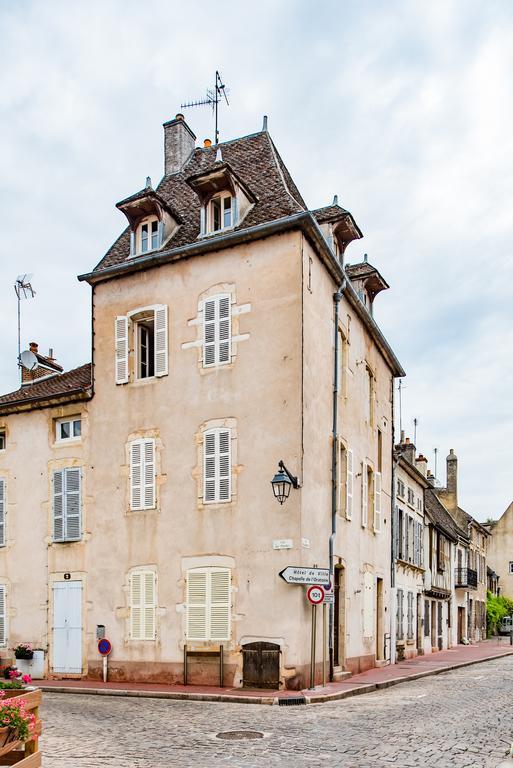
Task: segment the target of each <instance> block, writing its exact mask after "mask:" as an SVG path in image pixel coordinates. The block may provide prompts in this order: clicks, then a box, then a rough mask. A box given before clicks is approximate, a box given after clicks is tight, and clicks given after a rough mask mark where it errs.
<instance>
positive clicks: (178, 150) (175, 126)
mask: <svg viewBox="0 0 513 768" xmlns="http://www.w3.org/2000/svg"><path fill="white" fill-rule="evenodd" d="M195 141H196V136H195V135H194V134H193V132H192V131H191V129H190V128H189V126H188V125H187V123H186V122H185V119H184V116H183V115H181V114H178V115H177V116H176V117H175V119H174V120H168V122H167V123H164V173H165V175H166V176H168V175H169V174H170V173H178V171H181V170H182V168H183V167H184V165H185V163H186V162H187V160H188V159H189V157H190V156H191V155H192V153H193V152H194V146H195Z"/></svg>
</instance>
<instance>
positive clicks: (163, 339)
mask: <svg viewBox="0 0 513 768" xmlns="http://www.w3.org/2000/svg"><path fill="white" fill-rule="evenodd" d="M167 328H168V323H167V306H166V305H165V304H162V305H160V306H158V307H155V376H167V374H168V369H169V363H168V332H167Z"/></svg>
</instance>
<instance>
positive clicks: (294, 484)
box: [278, 459, 301, 488]
mask: <svg viewBox="0 0 513 768" xmlns="http://www.w3.org/2000/svg"><path fill="white" fill-rule="evenodd" d="M278 466H279V468H280V469H282V470H283V471H284V472H285V474H286V475H287V477H288V478H289V480H290V482H291V483H292V487H293V488H301V483H300V482H299V480H298V479H297V477H295V476H294V475H293V474H292V473H291V472H289V470H288V469H287V467H286V466H285V464H284V463H283V461H282V460H281V459H280V461H279V462H278Z"/></svg>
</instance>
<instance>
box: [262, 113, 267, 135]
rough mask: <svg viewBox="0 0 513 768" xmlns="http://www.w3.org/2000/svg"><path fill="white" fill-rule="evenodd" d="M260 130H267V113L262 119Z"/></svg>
mask: <svg viewBox="0 0 513 768" xmlns="http://www.w3.org/2000/svg"><path fill="white" fill-rule="evenodd" d="M262 130H263V131H267V115H264V121H263V124H262Z"/></svg>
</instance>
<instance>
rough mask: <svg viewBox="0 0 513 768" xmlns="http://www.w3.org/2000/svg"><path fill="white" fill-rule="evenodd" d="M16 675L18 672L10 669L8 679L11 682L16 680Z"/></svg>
mask: <svg viewBox="0 0 513 768" xmlns="http://www.w3.org/2000/svg"><path fill="white" fill-rule="evenodd" d="M18 675H19V672H18V670H17V669H11V671H10V672H9V677H10V679H11V680H16V678H17V677H18Z"/></svg>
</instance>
